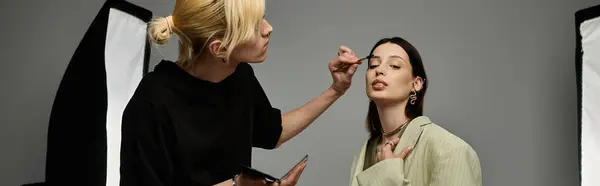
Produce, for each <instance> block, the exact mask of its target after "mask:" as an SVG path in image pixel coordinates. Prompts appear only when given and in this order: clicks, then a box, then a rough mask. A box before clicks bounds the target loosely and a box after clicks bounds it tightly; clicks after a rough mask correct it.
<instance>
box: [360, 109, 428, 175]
mask: <svg viewBox="0 0 600 186" xmlns="http://www.w3.org/2000/svg"><path fill="white" fill-rule="evenodd" d="M431 123H432V122H431V120H430V119H429V118H428V117H426V116H419V117H416V118H414V119H413V120H412V121H411V122H410V123H408V126H407V128H406V130H405V131H404V133H403V134H402V137H401V138H400V143H398V145H396V149H394V154H399V153H400V152H401V151H402V149H404V148H406V147H408V146H409V145H411V146H412V147H414V146H415V145H416V144H417V142H418V140H419V138H420V136H421V133H423V126H426V125H428V124H431ZM369 138H370V136H369ZM369 138H367V141H366V142H365V143H364V144H363V146H362V148H361V151H360V153H359V154H358V156H357V157H355V159H354V161H353V165H352V170H351V173H350V175H351V176H352V177H351V181H350V183H351V185H352V186H357V185H358V182H357V180H356V176H358V175H359V174H360V173H361V172H363V170H362V169H363V167H364V166H363V165H364V161H365V153H366V149H367V143H368V140H369Z"/></svg>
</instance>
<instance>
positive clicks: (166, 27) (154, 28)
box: [148, 16, 175, 44]
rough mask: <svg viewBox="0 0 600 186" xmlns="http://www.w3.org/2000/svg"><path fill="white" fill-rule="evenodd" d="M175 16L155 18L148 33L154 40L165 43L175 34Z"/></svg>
mask: <svg viewBox="0 0 600 186" xmlns="http://www.w3.org/2000/svg"><path fill="white" fill-rule="evenodd" d="M174 27H175V25H174V24H173V16H167V17H158V18H154V20H152V22H151V23H150V26H149V28H148V35H149V36H150V39H151V40H152V42H154V43H157V44H165V43H167V42H168V41H169V38H171V35H172V34H173V29H174Z"/></svg>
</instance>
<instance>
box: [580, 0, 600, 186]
mask: <svg viewBox="0 0 600 186" xmlns="http://www.w3.org/2000/svg"><path fill="white" fill-rule="evenodd" d="M575 20H576V32H577V39H576V40H577V41H576V42H577V45H576V47H577V48H576V69H577V93H578V94H577V95H578V96H577V107H578V110H577V117H578V118H577V119H578V138H579V165H580V175H581V177H580V179H581V180H580V181H581V185H582V186H595V185H598V184H599V183H600V5H598V6H594V7H590V8H586V9H582V10H579V11H577V12H576V13H575Z"/></svg>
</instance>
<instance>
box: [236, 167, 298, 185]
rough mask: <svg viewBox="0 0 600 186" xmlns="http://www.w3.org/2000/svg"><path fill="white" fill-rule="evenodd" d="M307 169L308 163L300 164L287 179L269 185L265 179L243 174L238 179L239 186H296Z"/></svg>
mask: <svg viewBox="0 0 600 186" xmlns="http://www.w3.org/2000/svg"><path fill="white" fill-rule="evenodd" d="M305 167H306V162H304V163H302V164H300V165H299V166H297V167H295V168H294V169H292V170H291V172H290V174H288V175H287V176H286V177H285V178H282V179H281V183H271V184H269V183H267V181H266V180H265V179H264V178H255V177H251V176H247V175H244V174H241V175H240V176H238V177H237V183H238V184H237V185H239V186H294V185H296V183H298V179H300V175H302V172H304V168H305Z"/></svg>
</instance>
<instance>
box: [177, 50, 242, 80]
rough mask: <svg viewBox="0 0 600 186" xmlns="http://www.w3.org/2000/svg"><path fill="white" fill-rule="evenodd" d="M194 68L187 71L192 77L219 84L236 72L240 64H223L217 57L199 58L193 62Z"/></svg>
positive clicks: (228, 62)
mask: <svg viewBox="0 0 600 186" xmlns="http://www.w3.org/2000/svg"><path fill="white" fill-rule="evenodd" d="M193 63H194V65H193V67H192V68H189V69H185V71H186V72H187V73H189V74H190V75H192V76H194V77H196V78H198V79H201V80H205V81H210V82H213V83H218V82H221V81H223V80H224V79H225V78H227V77H229V75H231V74H233V72H235V69H236V67H237V65H238V64H239V62H233V61H227V62H223V61H222V60H221V58H215V57H212V56H210V57H199V58H198V60H196V61H194V62H193Z"/></svg>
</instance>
